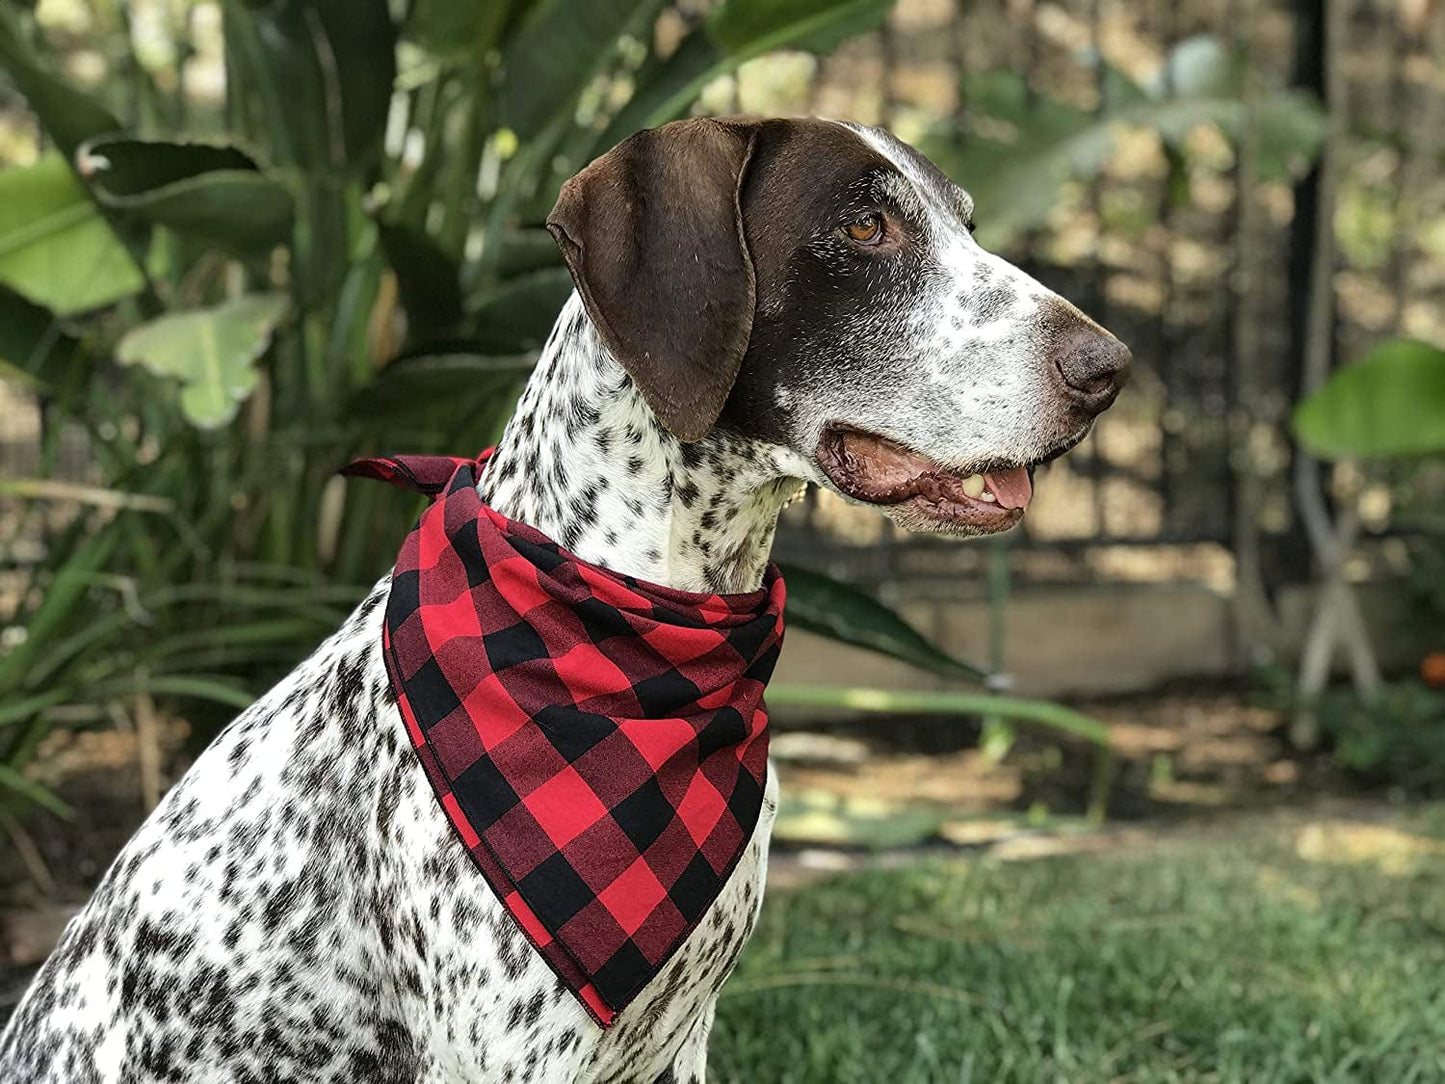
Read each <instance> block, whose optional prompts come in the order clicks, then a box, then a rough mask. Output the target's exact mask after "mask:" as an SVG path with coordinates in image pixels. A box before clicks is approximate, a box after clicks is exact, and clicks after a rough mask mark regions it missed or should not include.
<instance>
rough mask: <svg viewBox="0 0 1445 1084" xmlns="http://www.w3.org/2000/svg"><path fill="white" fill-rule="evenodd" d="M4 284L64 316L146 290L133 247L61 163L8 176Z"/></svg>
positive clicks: (1, 247) (0, 195)
mask: <svg viewBox="0 0 1445 1084" xmlns="http://www.w3.org/2000/svg"><path fill="white" fill-rule="evenodd" d="M0 283H3V284H4V285H6V286H9V287H10V288H11V289H12V290H14V291H15V292H16V293H19V294H21V295H22V296H24V297H26V298H28V299H29V300H30V301H32V302H34V303H35V304H37V305H43V306H45V307H46V308H49V309H51V310H52V311H53V312H55V313H56V314H57V315H59V316H71V315H74V314H76V313H82V312H89V311H91V310H92V309H98V308H102V307H104V306H106V305H110V304H113V303H114V302H116V301H119V300H120V299H121V298H123V297H129V296H130V295H132V294H134V293H137V292H139V291H140V290H141V289H142V288H143V287H144V286H145V279H144V277H143V276H142V275H141V273H140V271H139V269H138V268H137V267H136V266H135V263H134V262H133V261H132V260H131V257H130V254H129V253H128V252H127V251H126V249H125V246H124V245H122V244H121V242H120V240H119V239H118V238H117V237H116V235H115V232H114V231H113V230H112V229H111V228H110V225H109V223H107V222H106V221H105V219H104V218H103V217H101V214H100V212H99V211H98V210H96V207H95V205H94V204H93V203H92V202H91V200H90V197H89V196H88V195H87V194H86V192H85V189H84V188H82V187H81V185H80V182H79V181H77V180H76V179H75V175H74V174H73V173H71V171H70V167H69V166H67V165H66V164H65V162H64V161H62V160H61V159H60V158H59V157H58V156H56V155H47V156H46V157H44V158H42V159H41V160H40V161H39V162H37V163H35V165H33V166H26V167H23V168H16V169H7V170H5V171H4V172H0Z"/></svg>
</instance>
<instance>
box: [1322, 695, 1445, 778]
mask: <svg viewBox="0 0 1445 1084" xmlns="http://www.w3.org/2000/svg"><path fill="white" fill-rule="evenodd" d="M1315 714H1316V718H1317V719H1318V720H1319V724H1320V729H1321V732H1322V733H1324V734H1325V736H1326V737H1327V739H1328V740H1329V742H1330V746H1331V749H1332V755H1333V757H1334V759H1335V760H1336V762H1338V763H1339V764H1340V765H1341V766H1342V767H1344V768H1347V769H1349V770H1350V771H1352V772H1356V773H1358V774H1359V775H1361V776H1362V777H1363V778H1365V779H1367V780H1370V781H1372V782H1377V783H1393V784H1397V785H1399V786H1403V787H1407V788H1409V789H1411V790H1414V791H1422V792H1427V793H1434V794H1438V793H1440V792H1441V791H1442V789H1445V693H1441V692H1440V691H1439V690H1436V689H1431V688H1428V687H1426V686H1425V685H1424V684H1423V683H1421V682H1418V681H1402V682H1399V683H1396V684H1391V685H1386V686H1385V687H1384V688H1382V689H1380V690H1379V691H1378V693H1377V694H1376V695H1375V696H1374V697H1373V698H1371V699H1369V700H1365V699H1362V698H1361V697H1359V696H1358V695H1356V694H1355V693H1354V691H1353V690H1344V689H1341V690H1335V691H1331V692H1329V693H1326V694H1325V695H1324V696H1323V697H1322V698H1321V699H1320V701H1319V703H1318V704H1317V705H1316V709H1315Z"/></svg>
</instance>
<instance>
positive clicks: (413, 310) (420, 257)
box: [379, 222, 462, 342]
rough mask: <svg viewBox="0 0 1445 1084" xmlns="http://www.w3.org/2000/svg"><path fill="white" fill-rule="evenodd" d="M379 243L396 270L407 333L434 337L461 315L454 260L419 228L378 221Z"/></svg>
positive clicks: (451, 326) (444, 332)
mask: <svg viewBox="0 0 1445 1084" xmlns="http://www.w3.org/2000/svg"><path fill="white" fill-rule="evenodd" d="M379 230H380V234H379V236H380V238H381V247H382V248H383V249H384V250H385V252H386V258H387V262H388V263H390V264H391V266H392V270H393V271H395V272H396V282H397V288H398V289H399V291H400V293H401V304H402V308H404V309H405V310H406V318H407V334H408V336H409V338H410V339H411V340H412V341H413V342H415V341H417V340H418V339H423V340H424V339H428V338H435V337H437V336H439V335H444V334H446V333H447V332H449V331H451V330H452V329H453V328H454V327H455V326H456V325H457V323H458V322H459V321H460V320H461V318H462V288H461V283H460V281H459V279H458V275H459V271H458V268H457V264H456V261H454V260H453V259H452V258H451V257H450V256H448V255H447V254H446V253H445V252H443V251H442V249H441V246H440V245H438V244H437V243H436V242H435V241H433V240H432V239H431V238H430V237H428V236H427V235H426V234H425V233H422V232H421V231H420V230H416V229H413V228H412V227H410V226H404V225H392V224H389V223H385V222H383V223H381V224H380V226H379Z"/></svg>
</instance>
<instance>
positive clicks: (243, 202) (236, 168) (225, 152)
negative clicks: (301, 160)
mask: <svg viewBox="0 0 1445 1084" xmlns="http://www.w3.org/2000/svg"><path fill="white" fill-rule="evenodd" d="M77 162H78V163H79V165H80V169H81V172H82V174H83V175H84V176H85V178H86V180H87V181H88V182H89V183H90V186H91V191H92V192H94V193H95V197H96V199H97V200H98V201H99V202H100V204H101V205H102V206H104V207H107V208H110V209H112V210H115V211H119V212H122V213H125V214H129V215H134V216H136V217H137V218H139V219H141V220H143V221H145V222H147V223H149V224H153V225H159V226H167V227H169V228H171V229H173V230H176V231H177V232H179V233H185V234H189V235H191V236H195V237H199V238H201V239H202V240H204V241H208V242H210V243H213V244H217V245H220V246H221V247H223V248H227V249H230V250H231V251H233V252H238V253H247V252H255V251H258V250H261V251H264V250H265V249H269V248H271V247H272V246H273V245H277V244H280V243H282V242H284V241H285V240H286V239H287V238H288V237H289V236H290V234H291V225H292V219H293V217H294V215H295V206H294V202H293V200H292V198H291V193H290V192H289V191H287V190H286V188H285V186H283V185H281V184H278V183H277V182H276V181H274V180H272V179H271V178H269V177H266V176H265V175H263V174H262V173H261V171H260V168H259V167H258V166H257V165H256V163H255V162H254V161H252V160H251V159H250V158H249V157H248V156H247V155H245V154H243V153H242V152H241V151H239V150H236V149H235V148H234V147H220V146H208V145H205V144H201V143H165V142H159V141H154V140H140V139H129V138H116V137H107V138H102V139H98V140H94V141H92V142H90V143H87V144H85V145H84V146H83V147H82V148H81V149H80V151H79V153H78V154H77Z"/></svg>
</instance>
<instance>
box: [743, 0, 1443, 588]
mask: <svg viewBox="0 0 1445 1084" xmlns="http://www.w3.org/2000/svg"><path fill="white" fill-rule="evenodd" d="M1330 17H1331V18H1333V19H1334V20H1335V23H1334V29H1335V39H1334V40H1329V41H1326V40H1325V39H1326V35H1325V29H1326V18H1327V11H1326V8H1325V5H1324V4H1323V3H1321V2H1320V0H1314V2H1304V3H1287V2H1272V3H1258V4H1250V3H1244V2H1239V0H1230V2H1210V0H1205V2H1194V3H1189V2H1186V3H1105V2H1101V0H1067V2H1060V3H1047V4H1045V3H1038V2H1035V0H991V2H987V3H966V2H958V3H952V2H948V0H900V3H899V5H898V8H897V10H896V13H895V17H894V18H893V20H892V21H891V22H890V24H889V26H888V28H887V29H886V31H884V32H883V33H880V34H877V35H875V36H873V37H871V38H866V39H859V40H857V41H855V42H853V43H850V44H848V45H846V46H844V48H843V49H841V50H840V51H839V52H838V53H837V54H835V55H834V56H832V57H830V58H829V59H828V60H826V61H825V62H823V63H822V64H821V65H820V66H819V67H818V69H817V70H816V71H814V72H811V73H810V77H809V78H807V79H806V81H805V84H804V87H803V89H802V90H801V91H799V90H797V89H795V88H793V87H789V86H788V85H787V84H786V83H783V85H781V86H779V83H778V79H777V74H776V72H772V73H770V72H769V71H767V70H766V68H765V67H764V66H762V65H759V66H758V68H757V70H756V71H750V70H746V69H745V70H744V71H743V72H741V73H740V76H739V78H738V80H737V82H736V85H735V86H734V87H732V88H731V90H730V92H731V94H732V98H731V100H730V101H727V102H726V107H733V106H740V107H741V108H743V109H745V110H756V111H774V110H778V109H781V110H789V109H796V110H798V111H808V110H816V111H819V112H824V113H828V114H833V115H846V116H851V117H854V118H857V119H860V120H864V121H871V122H877V123H883V124H887V125H890V126H892V127H894V128H895V129H896V130H899V131H900V133H901V134H903V135H904V136H905V137H908V136H912V135H916V134H918V133H920V132H922V131H923V130H925V129H926V128H927V127H928V126H929V125H933V124H938V123H959V122H962V123H967V120H968V116H969V103H968V101H967V100H964V99H963V98H962V97H961V95H960V92H959V85H960V82H961V80H960V76H961V75H962V74H965V73H968V72H979V71H985V70H993V69H997V68H1000V67H1004V68H1011V69H1013V70H1015V71H1020V72H1023V73H1026V76H1027V80H1028V83H1029V85H1030V86H1031V87H1032V88H1033V89H1034V90H1035V91H1037V92H1038V94H1039V95H1041V96H1048V97H1049V98H1052V99H1057V100H1063V101H1067V102H1070V103H1073V104H1076V105H1077V106H1079V107H1081V108H1085V109H1098V108H1100V107H1101V104H1102V101H1103V97H1104V96H1105V95H1106V94H1107V93H1108V88H1107V86H1106V84H1105V72H1106V68H1105V65H1104V64H1102V63H1100V62H1099V58H1100V57H1102V58H1104V59H1105V60H1107V62H1108V64H1109V65H1110V66H1112V67H1114V68H1117V69H1121V70H1123V71H1125V72H1126V73H1129V74H1131V75H1136V76H1138V77H1148V76H1149V75H1150V73H1151V72H1156V71H1158V70H1159V68H1160V64H1161V60H1162V58H1163V57H1164V56H1165V55H1166V54H1167V53H1168V50H1169V49H1170V47H1171V46H1172V45H1174V44H1176V43H1178V42H1181V41H1183V40H1185V39H1188V38H1190V37H1192V36H1194V35H1199V34H1208V35H1213V36H1214V37H1215V38H1217V39H1218V40H1220V41H1221V42H1223V43H1225V44H1226V45H1228V46H1230V47H1232V48H1235V49H1238V50H1239V51H1240V55H1241V57H1242V60H1243V63H1244V65H1245V72H1244V74H1243V76H1242V82H1243V85H1244V87H1245V88H1246V90H1245V93H1246V95H1251V94H1254V95H1266V94H1275V93H1279V92H1281V91H1285V90H1288V89H1289V88H1300V89H1302V90H1304V91H1307V92H1309V93H1310V94H1312V95H1315V96H1316V97H1318V98H1320V99H1321V100H1323V101H1324V102H1325V104H1326V106H1327V110H1328V114H1329V125H1330V136H1329V140H1328V152H1327V155H1326V156H1325V157H1324V159H1323V160H1322V161H1321V162H1320V163H1319V164H1317V165H1316V166H1315V167H1314V168H1313V169H1311V170H1308V172H1305V173H1304V174H1303V175H1302V176H1296V177H1294V178H1292V179H1261V178H1260V177H1259V176H1258V175H1257V174H1256V173H1255V167H1254V164H1253V162H1252V157H1251V148H1250V147H1249V146H1248V144H1247V139H1245V140H1242V141H1238V142H1234V143H1231V142H1229V141H1226V140H1224V139H1223V138H1221V137H1220V135H1219V134H1218V133H1217V132H1211V131H1204V130H1201V131H1199V132H1197V133H1196V134H1195V135H1194V136H1192V137H1191V138H1190V139H1189V140H1188V142H1187V144H1186V149H1185V153H1184V155H1183V159H1184V160H1183V161H1178V160H1171V159H1170V157H1169V155H1168V153H1166V150H1165V148H1164V147H1163V145H1162V144H1161V142H1160V141H1159V139H1158V138H1157V137H1155V136H1152V135H1151V134H1149V133H1146V132H1138V131H1135V132H1132V133H1123V134H1121V135H1120V137H1119V139H1118V141H1117V148H1116V152H1115V154H1114V155H1113V157H1112V158H1111V160H1110V162H1109V164H1108V166H1107V167H1106V168H1105V169H1104V170H1103V171H1102V172H1101V173H1100V174H1098V175H1097V176H1095V177H1093V178H1091V179H1089V180H1088V181H1087V182H1084V183H1082V184H1081V185H1079V186H1078V188H1077V190H1075V191H1071V192H1069V193H1068V194H1067V200H1066V201H1065V202H1064V203H1063V205H1061V206H1060V207H1059V208H1058V211H1057V213H1055V214H1053V215H1051V216H1050V219H1049V221H1048V222H1047V223H1046V224H1045V225H1042V226H1041V227H1040V228H1038V229H1037V230H1034V231H1032V232H1030V233H1029V234H1028V235H1027V236H1026V237H1025V238H1024V239H1023V241H1022V243H1020V244H1019V245H1017V246H1016V249H1015V250H1014V251H1010V252H1008V253H1007V254H1008V255H1009V256H1010V257H1011V258H1013V259H1014V260H1015V261H1016V262H1018V263H1019V264H1021V265H1022V266H1024V267H1025V268H1026V269H1027V270H1029V271H1030V272H1031V273H1033V274H1034V275H1036V276H1037V277H1038V278H1039V279H1041V280H1042V281H1043V282H1044V283H1046V284H1047V285H1049V286H1050V287H1052V288H1053V289H1055V290H1057V291H1059V292H1060V293H1062V294H1064V295H1065V296H1067V297H1069V298H1071V299H1072V300H1074V301H1076V302H1077V303H1079V304H1080V305H1081V307H1083V308H1084V309H1085V310H1086V311H1088V312H1089V313H1090V314H1091V315H1093V316H1095V317H1096V318H1097V319H1098V320H1099V321H1100V322H1101V323H1104V324H1105V325H1106V326H1108V327H1109V328H1110V329H1111V330H1113V331H1115V333H1116V334H1118V335H1119V336H1120V337H1121V338H1123V339H1124V340H1125V341H1126V342H1128V343H1129V344H1130V345H1131V346H1132V347H1133V350H1134V354H1135V358H1136V371H1135V376H1134V378H1133V380H1132V383H1131V386H1130V387H1129V389H1128V390H1127V391H1126V392H1125V394H1124V395H1123V396H1122V397H1121V398H1120V400H1119V402H1118V404H1117V405H1116V406H1115V408H1114V409H1113V410H1112V411H1111V412H1110V413H1109V414H1107V415H1105V416H1104V418H1103V419H1102V420H1101V422H1100V424H1099V425H1098V427H1097V429H1096V431H1095V434H1094V435H1093V436H1092V437H1091V438H1090V439H1089V440H1088V441H1087V442H1086V443H1085V445H1083V446H1082V447H1081V448H1080V449H1079V450H1077V451H1076V452H1074V453H1073V454H1072V455H1071V456H1070V457H1068V458H1067V459H1066V460H1064V461H1061V462H1060V463H1058V464H1056V465H1053V466H1052V467H1049V468H1047V469H1046V472H1044V473H1041V476H1040V479H1039V485H1038V490H1037V492H1038V496H1037V497H1036V500H1035V504H1034V506H1033V507H1032V508H1031V510H1030V514H1029V516H1028V517H1027V518H1026V520H1025V524H1024V526H1023V527H1022V528H1021V530H1020V531H1019V532H1017V535H1016V537H1015V538H1013V539H1012V540H1011V541H1012V543H1013V550H1012V555H1011V563H1012V565H1013V567H1014V569H1015V571H1016V573H1018V574H1019V575H1021V576H1022V577H1024V578H1026V579H1034V580H1046V581H1060V580H1063V581H1076V580H1084V579H1087V580H1093V581H1099V580H1104V581H1111V580H1152V581H1161V580H1190V581H1195V582H1204V583H1207V584H1209V585H1211V586H1214V587H1217V588H1218V589H1220V590H1225V591H1228V590H1233V589H1234V588H1235V587H1236V580H1237V577H1238V576H1239V575H1241V574H1246V573H1247V574H1248V575H1250V576H1252V577H1254V578H1255V579H1256V580H1259V581H1261V582H1266V583H1281V582H1298V581H1299V580H1302V579H1304V578H1305V577H1306V576H1307V575H1308V571H1309V568H1308V565H1309V558H1308V549H1307V547H1306V545H1305V544H1304V540H1303V537H1302V534H1301V532H1300V529H1299V527H1298V525H1297V517H1296V515H1295V512H1294V510H1293V502H1292V499H1291V488H1290V487H1291V483H1290V463H1291V447H1290V442H1289V439H1288V430H1287V420H1288V411H1289V406H1290V403H1291V402H1292V400H1293V399H1294V397H1295V396H1296V394H1297V392H1298V389H1299V386H1300V381H1301V371H1302V366H1303V358H1304V355H1305V352H1306V350H1307V349H1308V348H1309V344H1308V342H1307V339H1308V335H1309V331H1308V321H1307V318H1306V307H1307V298H1308V292H1309V288H1310V276H1311V273H1312V271H1314V273H1317V274H1318V273H1324V274H1326V275H1327V276H1328V278H1327V282H1328V283H1329V284H1330V286H1331V288H1332V291H1331V292H1332V296H1333V309H1334V316H1333V320H1332V325H1331V326H1332V328H1333V331H1332V335H1331V341H1330V342H1329V343H1328V344H1327V346H1328V349H1329V352H1330V355H1331V356H1332V357H1333V358H1334V359H1336V361H1338V362H1344V361H1347V360H1349V359H1351V358H1353V357H1356V356H1358V355H1359V354H1360V353H1361V352H1362V351H1363V350H1365V349H1366V348H1367V347H1368V346H1369V345H1371V344H1373V343H1375V342H1377V341H1379V340H1380V339H1382V338H1385V337H1389V336H1392V335H1398V334H1408V335H1414V336H1417V337H1422V338H1432V339H1437V340H1438V339H1439V338H1440V336H1441V334H1442V324H1445V320H1442V314H1445V306H1442V301H1445V184H1442V183H1441V170H1440V166H1441V165H1442V161H1441V148H1442V144H1445V67H1442V61H1441V58H1445V6H1442V5H1440V4H1438V3H1435V2H1433V0H1420V2H1415V0H1404V2H1398V3H1381V2H1378V0H1353V2H1348V0H1347V2H1346V3H1344V4H1343V5H1342V8H1340V9H1337V10H1336V12H1335V13H1333V14H1331V15H1330ZM770 79H771V80H772V82H771V83H770V82H769V80H770ZM790 94H791V95H792V98H791V99H790V98H789V95H790ZM950 118H952V120H951V119H950ZM1256 153H1257V151H1256ZM959 180H960V181H961V182H962V183H963V184H964V185H965V186H967V184H968V178H967V177H962V178H959ZM1181 185H1182V186H1184V187H1183V190H1182V191H1181V190H1180V187H1179V186H1181ZM1326 185H1327V186H1328V190H1329V192H1330V196H1329V197H1328V198H1327V202H1328V204H1329V205H1330V206H1329V207H1328V208H1327V210H1325V211H1324V212H1321V200H1320V196H1321V193H1322V189H1323V188H1324V187H1325V186H1326ZM991 210H992V209H991V208H989V207H987V206H984V207H981V208H980V209H979V215H980V217H986V216H987V215H988V214H989V213H990V211H991ZM1321 213H1327V214H1329V215H1331V217H1332V219H1333V224H1334V230H1333V231H1332V234H1333V236H1332V238H1331V239H1330V243H1328V244H1327V245H1326V246H1325V247H1326V249H1327V250H1326V251H1319V247H1320V245H1319V241H1318V240H1317V238H1316V230H1315V224H1316V217H1317V216H1318V215H1319V214H1321ZM1321 267H1323V271H1321ZM1366 508H1367V512H1368V513H1369V518H1370V522H1369V524H1368V527H1369V528H1370V529H1371V530H1372V531H1373V532H1374V536H1375V537H1374V544H1370V543H1369V542H1368V541H1367V544H1366V546H1365V547H1364V549H1363V550H1362V554H1363V557H1362V560H1363V561H1365V562H1367V563H1368V565H1369V569H1370V570H1373V571H1380V570H1388V569H1390V568H1392V567H1394V566H1395V565H1398V564H1399V560H1400V558H1401V556H1402V555H1401V553H1400V552H1398V551H1397V550H1396V549H1395V548H1392V546H1391V545H1390V540H1389V538H1388V535H1389V527H1390V519H1391V517H1390V507H1389V495H1388V491H1387V490H1384V489H1382V490H1381V491H1380V492H1379V493H1376V494H1374V499H1373V500H1372V501H1367V502H1366ZM778 547H779V551H780V553H781V554H782V555H784V556H787V557H795V558H798V559H802V560H809V561H812V562H814V563H818V562H824V563H826V564H827V565H828V566H829V567H830V569H831V570H832V571H834V572H839V573H843V574H846V575H848V576H850V577H852V578H854V579H857V580H862V581H864V582H872V583H873V584H874V585H875V586H876V585H883V584H885V583H889V584H892V585H893V590H894V591H895V592H896V593H898V594H901V595H902V596H904V597H909V596H913V597H926V596H938V595H940V593H941V594H943V595H945V596H946V595H948V594H950V593H964V594H967V593H971V592H973V591H975V590H977V589H978V587H977V585H978V583H979V579H980V578H979V577H978V576H976V575H974V573H977V572H978V571H979V570H980V569H981V568H982V566H983V564H984V562H985V561H986V560H987V551H986V547H979V546H957V545H955V544H951V543H948V542H941V541H938V540H934V539H930V538H926V537H917V536H908V535H905V534H903V533H902V532H897V531H894V530H893V529H891V528H890V527H889V526H887V525H886V524H883V523H882V522H881V521H879V520H878V519H877V518H876V517H873V516H868V515H863V514H860V513H857V512H855V511H854V510H851V509H847V508H845V507H843V506H842V505H841V502H838V501H836V500H835V499H833V498H831V497H830V496H828V495H826V494H823V495H819V494H811V495H810V496H809V497H808V498H807V499H806V500H805V501H803V502H800V505H799V506H798V507H796V508H794V509H791V510H790V511H789V513H788V514H787V515H786V518H785V522H784V526H783V529H782V530H781V531H780V533H779V540H778ZM1242 553H1243V559H1244V561H1245V563H1246V564H1247V565H1248V568H1247V569H1243V570H1242V569H1241V568H1240V560H1241V554H1242Z"/></svg>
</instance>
